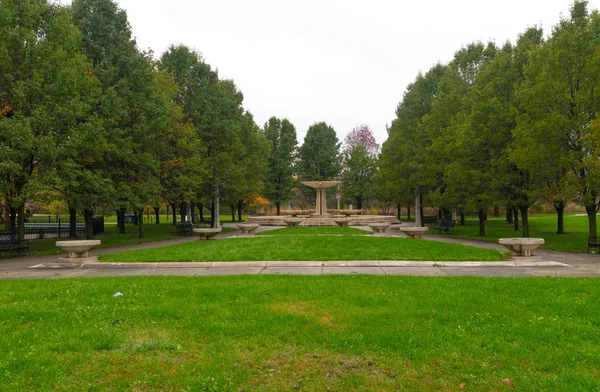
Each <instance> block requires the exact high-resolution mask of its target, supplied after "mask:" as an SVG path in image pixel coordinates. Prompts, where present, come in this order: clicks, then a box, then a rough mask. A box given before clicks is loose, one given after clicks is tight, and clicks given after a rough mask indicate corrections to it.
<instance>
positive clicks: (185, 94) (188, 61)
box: [161, 45, 244, 226]
mask: <svg viewBox="0 0 600 392" xmlns="http://www.w3.org/2000/svg"><path fill="white" fill-rule="evenodd" d="M161 67H164V68H167V69H169V70H170V71H171V72H172V73H173V75H174V77H175V81H176V82H177V84H178V85H179V87H180V89H179V94H178V97H177V102H178V104H179V105H180V106H181V107H182V108H183V112H184V114H185V115H186V116H187V117H188V118H189V119H190V121H191V122H192V123H193V124H194V129H195V132H196V134H197V135H198V137H199V138H200V141H201V143H202V146H203V149H204V156H203V159H204V160H205V161H206V165H207V167H208V171H207V172H206V175H205V176H204V186H203V187H202V189H199V190H198V191H199V195H198V198H199V199H201V200H204V202H208V203H210V204H211V205H212V214H211V217H212V225H213V226H218V225H219V220H218V214H219V199H220V196H221V193H222V192H224V191H226V190H227V184H230V183H231V181H230V179H231V178H234V177H235V175H236V171H237V165H238V162H237V161H236V160H235V157H236V156H239V155H240V154H241V151H242V150H243V146H242V144H241V141H240V139H239V137H238V136H239V128H240V126H241V123H242V120H241V119H242V117H243V114H244V110H243V107H242V102H243V95H242V93H241V92H240V91H239V90H238V89H237V87H236V86H235V84H234V83H233V82H232V81H230V80H219V77H218V74H217V72H216V71H213V70H212V69H211V67H210V65H209V64H207V63H205V62H204V60H203V59H202V57H201V56H200V55H199V54H198V53H196V52H194V51H192V50H190V49H189V48H187V47H186V46H183V45H180V46H171V47H170V48H169V49H168V50H167V51H166V52H165V53H164V54H163V55H162V56H161ZM224 196H226V195H224Z"/></svg>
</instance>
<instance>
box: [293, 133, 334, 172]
mask: <svg viewBox="0 0 600 392" xmlns="http://www.w3.org/2000/svg"><path fill="white" fill-rule="evenodd" d="M340 146H341V143H340V142H339V140H338V138H337V135H336V133H335V130H334V129H333V128H332V127H331V126H329V125H327V124H326V123H324V122H320V123H316V124H313V125H311V126H310V127H309V128H308V131H307V132H306V136H305V137H304V143H303V144H302V146H300V148H299V149H298V159H299V161H298V164H297V166H298V174H299V175H300V177H301V178H302V180H303V181H325V180H331V179H334V178H337V177H338V176H339V174H340V164H341V155H340Z"/></svg>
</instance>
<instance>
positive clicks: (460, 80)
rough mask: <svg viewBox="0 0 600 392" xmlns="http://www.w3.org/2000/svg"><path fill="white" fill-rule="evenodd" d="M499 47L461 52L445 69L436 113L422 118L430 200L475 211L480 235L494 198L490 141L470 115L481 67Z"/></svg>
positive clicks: (474, 46) (478, 46)
mask: <svg viewBox="0 0 600 392" xmlns="http://www.w3.org/2000/svg"><path fill="white" fill-rule="evenodd" d="M496 51H497V50H496V47H495V46H494V45H493V44H491V43H488V44H487V45H484V44H483V43H481V42H479V43H473V44H469V45H467V46H466V47H465V48H462V49H461V50H459V51H458V52H456V54H455V55H454V59H453V60H452V62H450V64H449V65H448V66H447V68H446V72H445V73H444V75H443V77H442V78H441V80H440V84H439V85H438V91H437V94H438V95H437V97H436V99H435V100H434V101H433V102H432V107H431V112H430V113H429V114H427V115H425V117H424V118H423V124H424V127H425V131H426V133H427V137H428V139H429V140H431V144H430V145H429V146H428V147H427V152H428V153H427V154H426V160H425V162H426V166H427V169H428V171H429V178H428V180H429V189H431V197H432V198H433V199H434V200H435V201H437V204H438V205H440V206H441V207H442V209H443V210H444V211H445V212H446V213H449V210H450V209H460V210H462V209H464V208H466V207H471V208H472V209H473V210H475V211H477V213H478V215H479V235H482V236H483V235H485V226H484V224H485V211H486V210H487V208H488V206H489V205H490V204H491V203H492V202H493V200H494V197H495V195H494V193H493V190H492V189H490V187H489V183H490V180H491V178H492V176H493V174H492V170H491V167H490V166H489V163H490V162H489V161H488V160H486V158H485V152H486V151H488V149H487V148H486V147H485V146H478V145H477V142H478V141H479V140H485V137H481V136H480V135H478V132H480V130H479V129H477V126H475V123H474V121H473V120H474V118H472V117H471V110H472V105H473V104H474V102H473V100H472V99H471V95H470V94H471V92H472V89H473V86H474V85H475V84H476V81H477V78H478V75H479V73H480V71H481V69H482V68H483V67H484V66H485V65H486V64H487V63H488V62H489V61H490V60H491V59H492V58H494V56H495V55H496Z"/></svg>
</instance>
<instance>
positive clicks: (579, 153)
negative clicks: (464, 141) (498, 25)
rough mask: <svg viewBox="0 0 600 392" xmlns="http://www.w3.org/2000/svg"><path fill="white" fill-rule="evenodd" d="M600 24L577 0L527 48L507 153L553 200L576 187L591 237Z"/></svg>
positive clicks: (597, 195) (596, 195) (599, 183)
mask: <svg viewBox="0 0 600 392" xmlns="http://www.w3.org/2000/svg"><path fill="white" fill-rule="evenodd" d="M599 28H600V16H599V15H598V13H597V12H596V11H595V12H593V13H591V14H590V13H588V11H587V2H584V1H576V2H575V3H574V4H573V6H572V8H571V15H570V17H569V18H563V19H562V20H561V21H560V23H559V24H558V26H556V28H555V29H554V30H553V33H552V36H551V37H550V38H549V39H548V41H547V42H545V43H544V45H542V46H540V47H539V48H537V49H535V50H532V51H531V53H530V58H529V63H528V65H527V67H526V68H525V80H524V82H523V84H522V85H521V86H520V87H519V89H518V91H517V94H518V107H519V110H520V114H519V116H518V118H517V120H518V123H517V124H518V125H517V128H516V129H515V132H514V137H515V146H514V150H513V151H512V156H511V157H512V159H513V160H514V161H515V162H516V163H517V165H519V167H520V168H522V169H523V170H524V171H526V172H528V173H530V175H531V176H532V177H534V178H536V179H537V180H538V181H539V182H542V183H545V184H547V185H545V188H547V189H548V191H547V192H546V194H548V195H549V196H550V197H551V198H553V199H561V198H562V199H566V198H567V197H569V196H570V195H572V194H573V193H574V191H576V192H577V193H578V195H579V199H580V202H581V203H582V204H583V205H584V206H585V207H586V210H587V211H588V214H589V217H590V222H589V231H590V235H592V236H595V235H596V218H595V215H596V211H597V210H598V203H599V202H600V175H598V170H597V157H598V155H599V150H598V149H597V144H595V143H593V142H592V139H593V136H592V135H593V133H594V132H595V129H594V127H593V126H591V125H592V124H593V121H594V120H595V119H596V118H597V113H598V112H600V102H599V101H598V99H597V97H596V95H597V93H596V92H597V90H598V88H599V86H600V65H599V64H600V62H599V59H600V50H599V49H598V48H599V47H600V38H599V37H598V33H597V31H598V29H599ZM590 158H591V159H590ZM567 176H568V178H567V179H565V177H567ZM553 194H554V195H553Z"/></svg>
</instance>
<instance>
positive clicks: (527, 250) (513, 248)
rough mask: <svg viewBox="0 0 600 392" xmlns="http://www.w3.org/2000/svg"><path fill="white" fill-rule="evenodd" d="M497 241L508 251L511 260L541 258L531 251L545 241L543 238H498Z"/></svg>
mask: <svg viewBox="0 0 600 392" xmlns="http://www.w3.org/2000/svg"><path fill="white" fill-rule="evenodd" d="M498 242H499V243H500V244H501V245H504V247H505V248H507V249H508V250H509V251H510V258H511V259H512V260H523V259H524V260H541V256H534V255H533V251H534V250H535V249H537V248H538V247H539V246H540V245H543V244H544V242H545V241H544V239H543V238H500V239H499V240H498Z"/></svg>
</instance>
